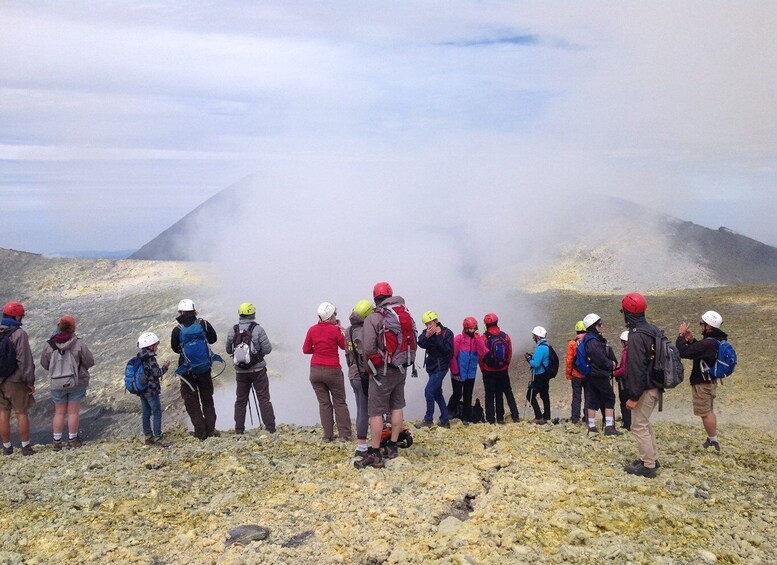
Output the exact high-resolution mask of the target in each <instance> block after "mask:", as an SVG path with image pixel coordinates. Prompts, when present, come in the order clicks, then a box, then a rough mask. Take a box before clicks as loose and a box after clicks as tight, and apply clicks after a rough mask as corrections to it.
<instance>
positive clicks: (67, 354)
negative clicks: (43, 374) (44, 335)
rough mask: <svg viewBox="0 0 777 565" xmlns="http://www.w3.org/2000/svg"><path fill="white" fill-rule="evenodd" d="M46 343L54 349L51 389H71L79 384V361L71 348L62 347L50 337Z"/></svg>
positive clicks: (50, 372) (51, 367)
mask: <svg viewBox="0 0 777 565" xmlns="http://www.w3.org/2000/svg"><path fill="white" fill-rule="evenodd" d="M46 343H48V344H49V346H50V347H51V349H52V350H53V351H52V353H51V361H49V378H50V379H51V390H69V389H72V388H75V387H76V386H77V385H78V363H76V360H75V357H73V353H72V352H71V351H70V349H60V348H59V347H57V346H56V345H55V344H54V340H53V339H50V340H48V341H47V342H46Z"/></svg>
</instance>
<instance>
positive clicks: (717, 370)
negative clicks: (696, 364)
mask: <svg viewBox="0 0 777 565" xmlns="http://www.w3.org/2000/svg"><path fill="white" fill-rule="evenodd" d="M706 339H715V338H714V337H710V338H706ZM715 341H717V342H718V354H717V356H716V358H715V363H714V364H713V365H712V367H709V366H708V365H707V364H706V363H705V362H704V361H702V362H701V370H702V373H704V374H705V375H706V376H707V377H708V378H709V379H722V378H725V377H728V376H729V375H730V374H731V373H733V372H734V368H735V367H736V366H737V352H736V351H734V346H733V345H731V344H730V343H729V342H728V341H718V340H717V339H715Z"/></svg>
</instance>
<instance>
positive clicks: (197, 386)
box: [181, 370, 216, 439]
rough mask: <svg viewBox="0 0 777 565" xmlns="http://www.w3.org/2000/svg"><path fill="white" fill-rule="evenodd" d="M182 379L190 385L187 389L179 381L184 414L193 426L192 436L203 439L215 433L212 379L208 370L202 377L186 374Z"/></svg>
mask: <svg viewBox="0 0 777 565" xmlns="http://www.w3.org/2000/svg"><path fill="white" fill-rule="evenodd" d="M184 378H185V379H186V380H187V381H188V382H189V384H191V385H192V387H193V388H194V390H192V389H191V388H189V385H187V384H186V383H185V382H184V381H181V398H182V399H183V405H184V406H185V407H186V413H187V414H188V415H189V419H190V420H191V421H192V425H193V426H194V436H195V437H197V438H199V439H205V438H208V437H210V436H212V435H213V432H215V431H216V407H215V406H214V405H213V377H211V374H210V370H208V372H207V373H203V374H202V375H196V376H195V375H193V374H192V373H186V374H185V375H184Z"/></svg>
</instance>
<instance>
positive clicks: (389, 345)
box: [375, 304, 418, 373]
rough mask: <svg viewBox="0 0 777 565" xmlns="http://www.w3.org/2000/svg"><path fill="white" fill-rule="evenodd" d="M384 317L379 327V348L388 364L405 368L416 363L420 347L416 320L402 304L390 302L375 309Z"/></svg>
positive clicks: (385, 362)
mask: <svg viewBox="0 0 777 565" xmlns="http://www.w3.org/2000/svg"><path fill="white" fill-rule="evenodd" d="M375 312H378V313H379V314H380V315H381V316H382V317H383V322H382V323H381V325H380V327H379V329H378V349H379V350H380V352H381V355H382V356H383V363H384V373H385V366H386V365H393V366H394V367H398V368H400V369H405V368H407V367H409V366H411V365H413V364H414V363H415V354H416V350H417V349H418V342H417V341H416V331H415V321H414V320H413V317H412V316H411V315H410V313H409V312H408V311H407V308H405V306H404V305H402V304H390V305H388V306H381V307H378V308H376V309H375Z"/></svg>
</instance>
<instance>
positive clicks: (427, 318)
mask: <svg viewBox="0 0 777 565" xmlns="http://www.w3.org/2000/svg"><path fill="white" fill-rule="evenodd" d="M436 319H437V312H435V311H434V310H427V311H426V312H424V315H423V316H421V321H422V322H423V323H424V324H428V323H429V322H431V321H433V320H436Z"/></svg>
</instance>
